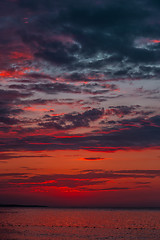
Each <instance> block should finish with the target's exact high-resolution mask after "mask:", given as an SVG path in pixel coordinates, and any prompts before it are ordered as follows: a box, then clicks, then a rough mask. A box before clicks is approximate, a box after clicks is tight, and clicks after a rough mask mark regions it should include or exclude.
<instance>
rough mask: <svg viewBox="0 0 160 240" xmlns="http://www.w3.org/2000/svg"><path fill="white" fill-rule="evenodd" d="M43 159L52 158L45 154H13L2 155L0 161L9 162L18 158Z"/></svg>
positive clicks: (0, 154)
mask: <svg viewBox="0 0 160 240" xmlns="http://www.w3.org/2000/svg"><path fill="white" fill-rule="evenodd" d="M35 157H36V158H43V157H50V156H48V155H45V154H41V155H34V154H33V155H16V154H11V153H0V161H3V160H9V159H16V158H35Z"/></svg>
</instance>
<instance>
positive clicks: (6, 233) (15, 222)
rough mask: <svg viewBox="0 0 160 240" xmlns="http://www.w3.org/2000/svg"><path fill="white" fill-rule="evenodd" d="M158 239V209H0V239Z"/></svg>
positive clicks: (159, 223)
mask: <svg viewBox="0 0 160 240" xmlns="http://www.w3.org/2000/svg"><path fill="white" fill-rule="evenodd" d="M30 239H31V240H50V239H54V240H63V239H64V240H71V239H74V240H79V239H81V240H85V239H92V240H94V239H98V240H101V239H112V240H114V239H116V240H119V239H125V240H130V239H133V240H137V239H138V240H144V239H145V240H160V211H159V210H123V209H122V210H115V209H54V208H20V207H17V208H16V207H14V208H11V207H9V208H8V207H5V208H4V207H1V208H0V240H30Z"/></svg>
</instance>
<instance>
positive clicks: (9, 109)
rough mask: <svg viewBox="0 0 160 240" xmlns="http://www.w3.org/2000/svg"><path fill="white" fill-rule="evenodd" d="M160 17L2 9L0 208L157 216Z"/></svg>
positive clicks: (115, 10) (32, 0)
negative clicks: (139, 210)
mask: <svg viewBox="0 0 160 240" xmlns="http://www.w3.org/2000/svg"><path fill="white" fill-rule="evenodd" d="M159 12H160V2H159V1H158V0H135V1H127V0H116V1H111V0H77V1H74V0H59V1H54V0H5V1H4V0H0V32H1V33H0V204H28V205H30V204H32V205H33V204H34V205H35V204H36V205H48V206H53V207H160V103H159V102H160V80H159V78H160V15H159Z"/></svg>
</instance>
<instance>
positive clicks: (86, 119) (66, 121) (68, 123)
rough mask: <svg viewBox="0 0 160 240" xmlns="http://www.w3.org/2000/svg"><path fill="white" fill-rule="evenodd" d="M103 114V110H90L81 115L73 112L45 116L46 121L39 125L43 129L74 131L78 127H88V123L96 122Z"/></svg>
mask: <svg viewBox="0 0 160 240" xmlns="http://www.w3.org/2000/svg"><path fill="white" fill-rule="evenodd" d="M103 114H104V109H95V108H93V109H91V110H87V111H85V112H83V113H78V112H73V113H68V114H64V115H59V116H49V115H46V117H45V118H46V121H45V122H43V123H39V125H40V126H42V127H45V128H55V129H63V130H67V129H74V128H78V127H89V125H90V123H91V122H93V121H96V120H98V119H99V118H101V117H102V116H103Z"/></svg>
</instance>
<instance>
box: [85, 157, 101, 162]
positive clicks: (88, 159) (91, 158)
mask: <svg viewBox="0 0 160 240" xmlns="http://www.w3.org/2000/svg"><path fill="white" fill-rule="evenodd" d="M84 160H87V161H96V160H104V158H100V157H89V158H84Z"/></svg>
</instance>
